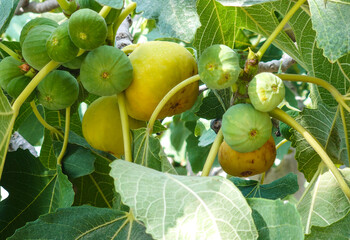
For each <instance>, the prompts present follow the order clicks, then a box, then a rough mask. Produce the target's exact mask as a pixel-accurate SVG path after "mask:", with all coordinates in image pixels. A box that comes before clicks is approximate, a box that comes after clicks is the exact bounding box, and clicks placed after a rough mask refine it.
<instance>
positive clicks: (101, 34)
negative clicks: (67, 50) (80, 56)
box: [68, 8, 107, 50]
mask: <svg viewBox="0 0 350 240" xmlns="http://www.w3.org/2000/svg"><path fill="white" fill-rule="evenodd" d="M68 29H69V36H70V38H71V39H72V41H73V43H74V44H75V45H76V46H77V47H79V48H81V49H84V50H92V49H94V48H97V47H98V46H100V45H102V44H103V43H104V41H105V40H106V37H107V24H106V21H105V19H104V18H103V17H102V16H100V15H99V14H98V13H97V12H95V11H93V10H91V9H88V8H84V9H79V10H78V11H76V12H74V13H73V14H72V15H71V17H70V18H69V26H68Z"/></svg>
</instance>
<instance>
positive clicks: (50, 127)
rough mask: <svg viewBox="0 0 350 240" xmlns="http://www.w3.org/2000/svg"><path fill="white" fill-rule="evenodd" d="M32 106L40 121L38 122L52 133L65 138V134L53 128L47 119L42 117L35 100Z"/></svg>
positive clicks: (31, 103)
mask: <svg viewBox="0 0 350 240" xmlns="http://www.w3.org/2000/svg"><path fill="white" fill-rule="evenodd" d="M30 106H31V107H32V110H33V113H34V115H35V116H36V118H37V119H38V121H39V122H40V123H41V125H43V126H44V127H45V128H46V129H47V130H49V131H50V132H53V133H55V134H58V135H59V136H60V137H61V138H64V137H63V134H62V133H61V132H60V131H59V130H58V129H56V128H55V127H53V126H51V125H50V124H48V123H47V122H46V121H45V119H44V118H43V117H42V116H41V114H40V113H39V111H38V108H37V107H36V105H35V101H34V100H33V101H31V102H30Z"/></svg>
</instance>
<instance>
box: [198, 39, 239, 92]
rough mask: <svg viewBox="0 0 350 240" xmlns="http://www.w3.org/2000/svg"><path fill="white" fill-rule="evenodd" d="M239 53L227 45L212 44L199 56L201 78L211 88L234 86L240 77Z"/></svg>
mask: <svg viewBox="0 0 350 240" xmlns="http://www.w3.org/2000/svg"><path fill="white" fill-rule="evenodd" d="M240 71H241V68H240V67H239V54H238V53H237V52H236V51H234V50H232V49H231V48H229V47H228V46H226V45H222V44H217V45H212V46H210V47H208V48H206V49H205V50H204V52H203V53H202V55H201V56H200V58H199V62H198V72H199V76H200V78H201V80H202V81H203V82H204V83H205V84H206V85H207V87H208V88H211V89H223V88H228V87H230V86H232V85H233V84H234V83H235V82H236V81H237V79H238V76H239V73H240Z"/></svg>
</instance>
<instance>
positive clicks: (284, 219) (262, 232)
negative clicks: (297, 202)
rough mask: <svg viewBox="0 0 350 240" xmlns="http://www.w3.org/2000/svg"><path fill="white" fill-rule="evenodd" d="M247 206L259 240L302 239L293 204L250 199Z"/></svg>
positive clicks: (296, 212)
mask: <svg viewBox="0 0 350 240" xmlns="http://www.w3.org/2000/svg"><path fill="white" fill-rule="evenodd" d="M248 204H249V205H250V207H251V208H252V210H253V214H252V215H253V218H254V222H255V225H256V227H257V229H258V232H259V239H261V240H265V239H269V240H273V239H275V240H279V239H293V240H297V239H304V233H303V226H302V224H301V220H300V215H299V214H298V211H297V209H296V208H295V206H294V205H293V204H291V203H286V202H284V201H282V200H274V201H272V200H267V199H261V198H250V199H248Z"/></svg>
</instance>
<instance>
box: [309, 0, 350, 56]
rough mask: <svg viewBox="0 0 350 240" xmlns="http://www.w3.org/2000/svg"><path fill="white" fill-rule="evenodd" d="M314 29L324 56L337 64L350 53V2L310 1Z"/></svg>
mask: <svg viewBox="0 0 350 240" xmlns="http://www.w3.org/2000/svg"><path fill="white" fill-rule="evenodd" d="M308 2H309V6H310V11H311V20H312V27H313V28H314V29H315V30H316V33H317V44H318V46H319V47H320V48H322V49H323V50H324V55H325V56H326V57H327V58H328V59H329V60H330V61H331V62H335V61H336V60H337V59H338V58H340V57H342V56H344V55H345V54H348V53H350V34H349V32H350V22H349V19H350V1H346V0H344V1H343V2H342V1H327V2H325V1H324V0H309V1H308Z"/></svg>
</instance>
